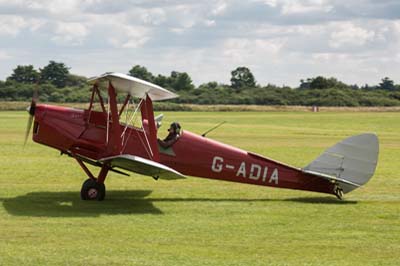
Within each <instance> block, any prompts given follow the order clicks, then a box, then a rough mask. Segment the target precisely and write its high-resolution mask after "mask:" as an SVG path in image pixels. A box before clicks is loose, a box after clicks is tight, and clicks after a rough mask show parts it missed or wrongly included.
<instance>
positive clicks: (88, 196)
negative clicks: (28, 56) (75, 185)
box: [81, 178, 106, 201]
mask: <svg viewBox="0 0 400 266" xmlns="http://www.w3.org/2000/svg"><path fill="white" fill-rule="evenodd" d="M105 196H106V186H105V185H104V184H100V183H97V182H96V180H94V179H91V178H89V179H87V180H86V181H85V182H83V184H82V189H81V199H82V200H98V201H102V200H104V197H105Z"/></svg>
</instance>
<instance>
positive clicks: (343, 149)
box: [303, 133, 379, 193]
mask: <svg viewBox="0 0 400 266" xmlns="http://www.w3.org/2000/svg"><path fill="white" fill-rule="evenodd" d="M378 154H379V142H378V137H377V136H376V135H375V134H371V133H366V134H361V135H357V136H353V137H350V138H347V139H345V140H343V141H341V142H339V143H337V144H336V145H334V146H333V147H331V148H329V149H327V150H326V151H325V152H324V153H323V154H321V155H320V156H319V157H318V158H317V159H315V160H314V161H313V162H311V163H310V164H309V165H307V166H306V167H305V168H303V172H305V173H308V174H312V175H315V176H319V177H322V178H325V179H328V180H330V181H332V182H335V183H337V184H339V186H340V188H341V189H342V190H343V192H344V193H348V192H350V191H352V190H354V189H356V188H357V187H360V186H362V185H364V184H365V183H367V182H368V181H369V179H370V178H371V177H372V176H373V175H374V172H375V169H376V165H377V163H378Z"/></svg>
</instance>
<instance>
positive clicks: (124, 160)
mask: <svg viewBox="0 0 400 266" xmlns="http://www.w3.org/2000/svg"><path fill="white" fill-rule="evenodd" d="M99 161H100V162H102V163H109V164H110V166H111V167H118V168H122V169H125V170H128V171H131V172H135V173H139V174H142V175H147V176H152V177H154V178H156V179H158V178H162V179H168V180H172V179H182V178H185V176H184V175H182V174H181V173H179V172H178V171H175V170H174V169H172V168H170V167H168V166H166V165H164V164H160V163H157V162H154V161H151V160H148V159H145V158H142V157H139V156H133V155H130V154H122V155H118V156H113V157H107V158H103V159H100V160H99Z"/></svg>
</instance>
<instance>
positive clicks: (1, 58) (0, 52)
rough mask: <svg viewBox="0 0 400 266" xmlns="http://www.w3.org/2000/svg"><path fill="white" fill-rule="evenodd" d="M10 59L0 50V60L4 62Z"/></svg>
mask: <svg viewBox="0 0 400 266" xmlns="http://www.w3.org/2000/svg"><path fill="white" fill-rule="evenodd" d="M10 58H12V57H11V56H10V55H9V54H8V53H6V52H4V51H1V50H0V60H6V59H10Z"/></svg>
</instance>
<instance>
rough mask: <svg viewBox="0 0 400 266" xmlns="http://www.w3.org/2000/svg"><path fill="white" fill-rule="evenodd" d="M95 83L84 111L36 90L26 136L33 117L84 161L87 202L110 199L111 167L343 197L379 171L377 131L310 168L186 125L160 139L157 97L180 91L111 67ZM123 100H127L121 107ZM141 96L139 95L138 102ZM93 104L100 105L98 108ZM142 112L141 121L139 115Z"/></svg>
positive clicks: (42, 138)
mask: <svg viewBox="0 0 400 266" xmlns="http://www.w3.org/2000/svg"><path fill="white" fill-rule="evenodd" d="M89 83H90V84H91V85H92V90H91V99H90V104H89V107H88V109H85V110H79V109H74V108H67V107H61V106H54V105H46V104H37V94H36V96H34V97H33V99H32V103H31V106H30V108H29V113H30V115H31V116H30V119H29V122H28V128H27V134H26V138H25V141H26V139H27V137H28V134H29V131H30V128H31V126H32V121H34V123H33V137H32V138H33V140H34V141H35V142H37V143H40V144H43V145H46V146H49V147H52V148H55V149H57V150H59V151H61V153H63V154H67V155H69V156H71V157H73V158H74V159H75V160H76V161H77V162H78V164H79V165H80V166H81V167H82V169H83V170H84V172H85V173H86V175H87V176H88V179H87V180H86V181H85V182H84V183H83V185H82V189H81V198H82V199H83V200H103V199H104V197H105V186H104V181H105V179H106V177H107V174H108V172H109V171H114V172H117V173H120V174H125V175H127V174H126V173H125V172H123V170H126V171H131V172H135V173H139V174H142V175H147V176H151V177H153V178H154V179H158V178H165V179H176V178H184V176H185V175H189V176H197V177H204V178H212V179H219V180H226V181H233V182H239V183H247V184H254V185H262V186H270V187H276V188H288V189H299V190H307V191H315V192H321V193H328V194H333V195H336V196H337V197H338V198H339V199H341V198H342V196H343V194H344V193H348V192H350V191H352V190H354V189H356V188H358V187H360V186H362V185H364V184H365V183H367V182H368V180H369V179H370V178H371V177H372V175H373V174H374V172H375V168H376V165H377V160H378V152H379V144H378V138H377V136H376V135H375V134H370V133H367V134H361V135H357V136H353V137H350V138H347V139H345V140H343V141H341V142H339V143H338V144H336V145H335V146H333V147H331V148H329V149H328V150H326V151H325V152H324V153H323V154H322V155H320V156H319V157H318V158H317V159H316V160H314V161H313V162H311V163H310V164H309V165H307V166H306V167H304V168H296V167H292V166H289V165H286V164H284V163H281V162H278V161H275V160H272V159H270V158H266V157H263V156H261V155H259V154H255V153H252V152H247V151H244V150H241V149H238V148H235V147H232V146H229V145H225V144H222V143H220V142H218V141H215V140H211V139H209V138H207V137H205V136H202V135H196V134H194V133H191V132H189V131H187V130H184V131H181V132H179V135H177V136H176V139H175V140H174V141H173V144H172V143H171V145H169V146H168V145H160V144H162V142H161V143H160V141H158V139H157V130H158V128H159V126H160V123H161V119H162V116H159V117H154V113H153V105H152V103H153V101H159V100H166V99H171V98H175V97H177V95H176V94H174V93H172V92H170V91H168V90H166V89H163V88H161V87H159V86H157V85H154V84H152V83H149V82H146V81H143V80H140V79H137V78H134V77H131V76H127V75H124V74H119V73H106V74H104V75H101V76H99V77H95V78H92V79H90V80H89ZM117 94H119V95H120V97H117ZM102 95H103V96H105V95H107V96H106V97H103V96H102ZM121 96H123V97H125V98H121ZM118 99H121V104H119V105H118V103H117V102H118ZM122 99H125V100H124V101H123V103H122ZM135 99H139V100H138V101H137V103H136V104H134V103H133V102H134V101H135ZM95 103H96V104H97V103H99V105H100V107H99V108H98V110H96V109H95V108H94V106H95ZM138 117H140V119H139V120H140V121H137V122H138V123H139V126H136V125H135V123H134V121H135V119H136V118H138ZM123 120H124V122H122V121H123ZM86 164H90V165H94V166H98V167H100V171H99V173H98V174H97V175H96V176H95V175H94V174H93V173H92V172H91V171H90V170H89V169H88V168H87V166H86Z"/></svg>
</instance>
